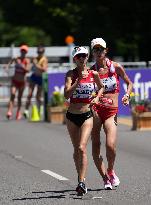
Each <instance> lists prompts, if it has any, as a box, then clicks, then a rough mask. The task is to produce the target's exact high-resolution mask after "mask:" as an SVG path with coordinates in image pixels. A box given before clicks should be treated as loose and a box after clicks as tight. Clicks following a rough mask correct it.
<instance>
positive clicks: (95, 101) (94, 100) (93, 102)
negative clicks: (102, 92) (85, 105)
mask: <svg viewBox="0 0 151 205" xmlns="http://www.w3.org/2000/svg"><path fill="white" fill-rule="evenodd" d="M98 103H99V97H98V96H97V97H95V98H93V100H92V101H91V103H90V105H94V104H98Z"/></svg>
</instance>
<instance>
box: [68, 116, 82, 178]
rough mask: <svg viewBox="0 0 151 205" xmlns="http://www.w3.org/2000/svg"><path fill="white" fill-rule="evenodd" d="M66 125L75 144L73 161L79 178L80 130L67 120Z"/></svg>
mask: <svg viewBox="0 0 151 205" xmlns="http://www.w3.org/2000/svg"><path fill="white" fill-rule="evenodd" d="M66 125H67V129H68V132H69V135H70V138H71V142H72V144H73V148H74V152H73V159H74V163H75V167H76V170H77V174H78V176H79V161H78V159H79V152H78V148H79V141H80V128H79V127H78V126H77V125H75V124H74V123H73V122H71V121H70V120H68V119H66Z"/></svg>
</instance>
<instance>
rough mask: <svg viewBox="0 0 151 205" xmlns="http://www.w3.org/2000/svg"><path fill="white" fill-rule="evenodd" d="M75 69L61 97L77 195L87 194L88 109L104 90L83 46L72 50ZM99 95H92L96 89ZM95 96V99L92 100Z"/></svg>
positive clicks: (90, 127) (67, 76) (89, 109)
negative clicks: (64, 110)
mask: <svg viewBox="0 0 151 205" xmlns="http://www.w3.org/2000/svg"><path fill="white" fill-rule="evenodd" d="M72 56H73V60H74V62H75V64H76V68H75V69H73V70H70V71H68V72H67V74H66V77H65V88H64V96H65V98H66V99H70V104H69V107H68V110H67V113H66V125H67V129H68V132H69V135H70V138H71V142H72V144H73V148H74V153H73V159H74V163H75V167H76V171H77V174H78V186H77V188H76V192H77V195H84V194H86V193H87V188H86V186H85V175H86V170H87V164H88V159H87V150H86V146H87V143H88V139H89V137H90V134H91V131H92V127H93V113H92V110H91V106H92V105H93V104H94V103H97V102H98V99H99V96H101V95H102V93H103V91H104V88H103V84H102V83H101V81H100V78H99V75H98V72H96V71H91V70H90V68H88V67H87V65H86V64H87V61H88V50H87V49H86V48H85V47H78V46H77V47H75V48H74V49H73V52H72ZM96 84H97V87H98V95H97V96H95V87H96ZM94 96H95V97H94Z"/></svg>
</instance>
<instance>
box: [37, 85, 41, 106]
mask: <svg viewBox="0 0 151 205" xmlns="http://www.w3.org/2000/svg"><path fill="white" fill-rule="evenodd" d="M41 96H42V86H39V85H38V86H37V94H36V101H37V106H38V108H39V109H40V106H41V105H42V100H41Z"/></svg>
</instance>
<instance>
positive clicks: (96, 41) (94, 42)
mask: <svg viewBox="0 0 151 205" xmlns="http://www.w3.org/2000/svg"><path fill="white" fill-rule="evenodd" d="M96 45H100V46H102V47H103V48H106V42H105V41H104V40H103V38H94V39H93V40H92V41H91V49H93V48H94V46H96Z"/></svg>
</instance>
